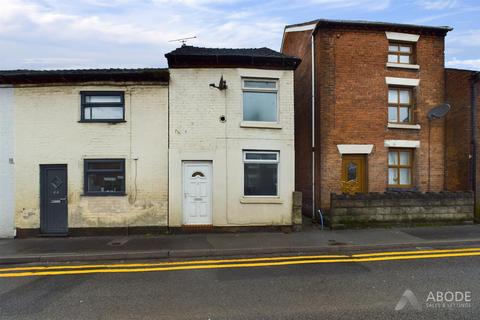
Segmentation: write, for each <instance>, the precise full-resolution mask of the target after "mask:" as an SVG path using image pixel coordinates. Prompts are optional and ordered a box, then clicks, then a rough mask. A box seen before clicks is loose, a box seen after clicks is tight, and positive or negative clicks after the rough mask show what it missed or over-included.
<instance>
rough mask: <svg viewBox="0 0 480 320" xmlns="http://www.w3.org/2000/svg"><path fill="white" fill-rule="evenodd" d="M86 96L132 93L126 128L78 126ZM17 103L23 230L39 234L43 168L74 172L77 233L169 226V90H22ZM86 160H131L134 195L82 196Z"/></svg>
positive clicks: (72, 214) (72, 218)
mask: <svg viewBox="0 0 480 320" xmlns="http://www.w3.org/2000/svg"><path fill="white" fill-rule="evenodd" d="M83 90H84V91H90V90H91V91H95V90H104V91H108V90H123V91H125V108H126V110H125V117H126V121H127V122H126V123H119V124H115V125H112V124H105V123H79V122H78V121H79V119H80V91H83ZM15 97H16V110H15V112H16V118H17V126H16V136H17V139H16V153H17V159H16V165H15V172H16V182H17V183H16V210H15V211H16V226H17V227H19V228H38V227H39V222H40V212H39V211H40V209H39V192H40V190H39V165H40V164H67V165H68V189H69V193H68V200H69V207H68V209H69V227H71V228H78V227H120V226H164V225H166V223H167V221H166V216H167V209H168V204H167V201H168V199H167V194H168V192H167V187H168V186H167V177H168V167H167V165H168V129H167V128H168V122H167V121H168V117H167V107H168V88H167V87H166V86H159V85H155V86H152V85H141V84H139V85H95V86H93V85H90V86H88V85H87V86H81V85H78V86H43V87H42V86H40V87H19V88H16V89H15ZM86 158H125V159H126V188H127V194H128V196H126V197H87V196H83V160H84V159H86ZM134 159H138V160H136V161H135V160H134ZM135 163H136V166H137V168H136V171H135ZM135 172H136V173H137V177H136V179H135ZM135 180H136V184H135ZM135 186H136V187H135Z"/></svg>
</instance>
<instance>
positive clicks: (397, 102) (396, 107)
mask: <svg viewBox="0 0 480 320" xmlns="http://www.w3.org/2000/svg"><path fill="white" fill-rule="evenodd" d="M412 96H413V94H412V89H410V88H392V87H391V88H389V89H388V122H390V123H407V124H408V123H413V116H412V114H413V97H412Z"/></svg>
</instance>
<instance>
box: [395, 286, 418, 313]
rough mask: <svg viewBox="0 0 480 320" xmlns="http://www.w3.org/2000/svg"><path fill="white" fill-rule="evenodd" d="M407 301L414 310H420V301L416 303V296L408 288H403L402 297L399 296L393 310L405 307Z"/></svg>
mask: <svg viewBox="0 0 480 320" xmlns="http://www.w3.org/2000/svg"><path fill="white" fill-rule="evenodd" d="M408 303H410V305H411V306H412V307H413V308H414V309H415V310H418V311H422V306H421V305H420V303H418V299H417V297H416V296H415V294H414V293H413V292H412V291H411V290H409V289H407V290H405V292H404V293H403V295H402V297H401V298H400V301H398V303H397V306H396V307H395V311H400V310H402V309H403V308H405V306H406V305H407V304H408Z"/></svg>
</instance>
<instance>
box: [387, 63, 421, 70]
mask: <svg viewBox="0 0 480 320" xmlns="http://www.w3.org/2000/svg"><path fill="white" fill-rule="evenodd" d="M387 67H388V68H400V69H412V70H419V69H420V66H419V65H418V64H409V63H395V62H387Z"/></svg>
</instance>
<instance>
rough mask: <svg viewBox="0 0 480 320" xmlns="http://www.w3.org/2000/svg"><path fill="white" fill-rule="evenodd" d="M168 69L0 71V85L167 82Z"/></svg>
mask: <svg viewBox="0 0 480 320" xmlns="http://www.w3.org/2000/svg"><path fill="white" fill-rule="evenodd" d="M168 80H169V72H168V69H163V68H145V69H76V70H0V84H35V83H74V82H94V81H95V82H96V81H109V82H128V81H148V82H168Z"/></svg>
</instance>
